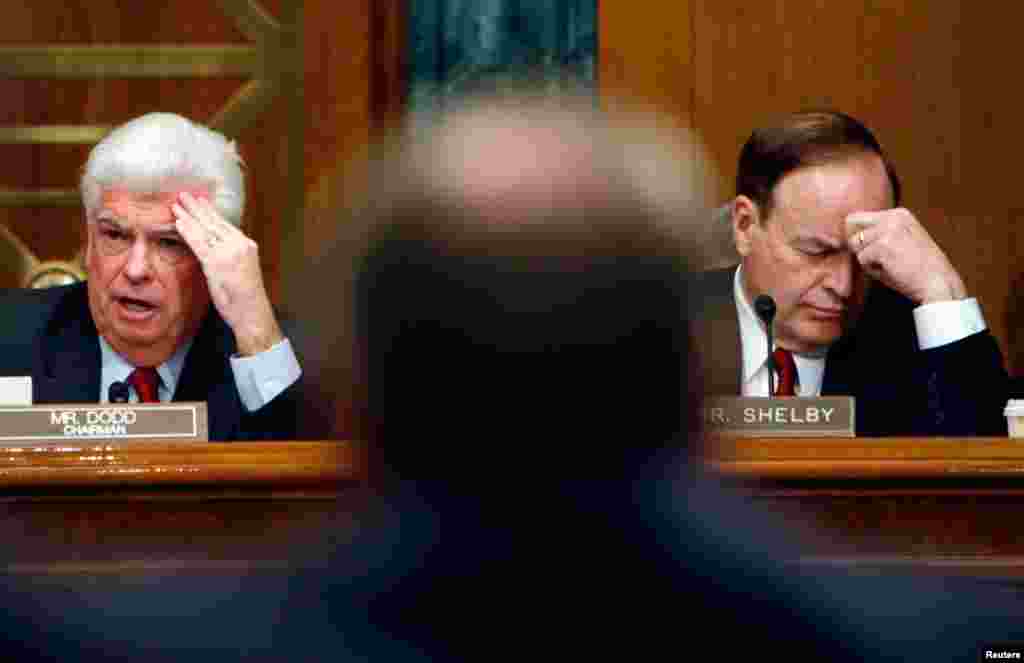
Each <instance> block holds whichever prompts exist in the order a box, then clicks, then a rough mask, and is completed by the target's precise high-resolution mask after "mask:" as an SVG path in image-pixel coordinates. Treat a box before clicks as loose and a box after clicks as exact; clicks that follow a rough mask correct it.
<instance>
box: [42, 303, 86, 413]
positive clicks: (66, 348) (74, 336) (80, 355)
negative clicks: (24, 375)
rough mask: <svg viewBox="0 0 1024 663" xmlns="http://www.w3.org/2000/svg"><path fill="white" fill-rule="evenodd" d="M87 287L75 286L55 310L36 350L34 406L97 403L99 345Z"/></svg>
mask: <svg viewBox="0 0 1024 663" xmlns="http://www.w3.org/2000/svg"><path fill="white" fill-rule="evenodd" d="M87 292H88V291H87V289H86V285H85V284H84V283H83V284H81V285H80V286H75V287H74V288H72V289H70V290H69V291H68V293H67V294H66V295H65V296H64V297H63V298H62V300H61V301H60V303H59V304H58V305H57V307H56V309H55V310H54V314H53V316H52V318H51V320H50V322H49V324H48V325H47V328H46V331H45V333H44V334H43V336H42V338H41V340H40V343H39V345H38V346H37V348H36V351H37V352H38V353H39V356H38V357H37V358H36V361H35V362H33V365H34V366H35V367H36V368H35V370H34V371H33V374H32V398H33V401H34V402H35V403H98V402H99V400H100V345H99V340H98V337H97V332H96V326H95V325H94V324H93V321H92V314H91V313H90V311H89V300H88V294H87Z"/></svg>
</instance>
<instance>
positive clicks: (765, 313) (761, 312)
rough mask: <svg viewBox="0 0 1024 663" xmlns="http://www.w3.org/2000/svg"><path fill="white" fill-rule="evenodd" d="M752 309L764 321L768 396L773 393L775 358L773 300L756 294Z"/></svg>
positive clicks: (767, 296)
mask: <svg viewBox="0 0 1024 663" xmlns="http://www.w3.org/2000/svg"><path fill="white" fill-rule="evenodd" d="M754 311H755V312H756V313H757V317H759V318H761V320H762V321H764V331H765V333H766V334H767V335H768V397H769V398H771V397H772V396H774V395H775V358H774V357H773V356H772V321H773V320H775V300H774V299H772V297H771V295H758V296H757V299H755V300H754Z"/></svg>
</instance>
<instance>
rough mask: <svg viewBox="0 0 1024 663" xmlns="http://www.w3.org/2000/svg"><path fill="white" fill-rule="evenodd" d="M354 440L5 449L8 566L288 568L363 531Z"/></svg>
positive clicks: (2, 524)
mask: <svg viewBox="0 0 1024 663" xmlns="http://www.w3.org/2000/svg"><path fill="white" fill-rule="evenodd" d="M358 475H359V470H358V466H357V455H356V454H355V453H354V446H353V445H352V444H351V443H343V442H253V443H239V442H232V443H206V442H201V443H167V442H158V441H153V442H146V441H131V442H129V443H125V442H117V441H108V440H95V441H82V442H80V443H76V444H60V445H52V444H50V445H36V446H23V447H3V448H0V541H4V545H3V546H0V574H3V573H16V574H30V575H34V576H35V575H38V576H46V577H57V578H82V577H85V578H97V577H104V576H114V577H118V578H122V577H125V576H132V575H138V574H141V575H152V574H161V573H170V574H174V573H181V572H187V573H217V574H224V573H235V572H237V573H247V572H251V571H252V570H254V569H266V568H273V569H280V568H285V569H287V568H288V567H289V565H293V564H295V563H296V562H297V560H299V559H301V558H302V556H303V555H304V554H306V552H307V551H312V550H322V549H326V548H328V547H329V546H331V545H334V544H335V543H336V542H337V541H339V540H344V539H345V537H347V536H349V535H350V534H351V532H352V529H353V517H354V508H353V505H352V504H349V503H348V502H351V501H352V500H344V499H340V498H341V496H342V495H343V494H345V493H346V491H347V490H348V489H349V488H351V487H352V486H353V480H355V479H357V478H358Z"/></svg>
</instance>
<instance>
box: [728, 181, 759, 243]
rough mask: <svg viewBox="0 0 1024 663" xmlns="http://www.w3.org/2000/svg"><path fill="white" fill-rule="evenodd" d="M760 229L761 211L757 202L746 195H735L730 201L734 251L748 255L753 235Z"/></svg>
mask: <svg viewBox="0 0 1024 663" xmlns="http://www.w3.org/2000/svg"><path fill="white" fill-rule="evenodd" d="M760 230H761V212H760V210H759V209H758V207H757V203H755V202H754V201H753V200H751V199H750V198H747V197H746V196H736V198H735V199H734V200H733V201H732V238H733V242H735V244H736V252H737V253H739V254H740V255H741V256H747V255H749V254H750V252H751V250H752V247H753V235H754V233H757V232H760Z"/></svg>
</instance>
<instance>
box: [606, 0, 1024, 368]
mask: <svg viewBox="0 0 1024 663" xmlns="http://www.w3.org/2000/svg"><path fill="white" fill-rule="evenodd" d="M599 17H600V18H599V20H600V63H601V68H600V77H601V78H600V81H601V88H602V90H603V91H605V92H610V93H617V94H624V95H627V96H629V97H631V98H635V99H639V100H643V101H645V102H647V103H651V104H654V105H656V106H658V107H660V108H662V109H663V110H665V111H666V112H668V113H670V114H672V115H674V116H675V117H677V118H678V119H679V121H680V123H683V124H686V125H688V126H691V127H694V128H696V129H697V130H699V131H700V132H701V134H702V136H703V138H704V140H705V141H706V143H707V146H708V149H709V151H710V153H711V154H712V155H713V156H714V158H715V159H716V160H717V162H718V167H719V171H720V172H721V180H722V187H723V189H722V190H723V192H724V193H725V195H730V194H731V192H732V190H733V186H732V179H733V177H734V176H735V169H736V159H737V156H738V154H739V149H740V147H741V145H742V144H743V142H744V141H745V140H746V137H747V136H748V135H749V133H750V130H751V129H752V128H753V127H755V126H757V125H758V124H761V123H763V122H764V121H765V120H766V119H767V118H769V117H771V116H773V115H776V114H778V113H783V112H787V111H791V110H797V109H801V108H808V107H832V108H837V109H840V110H843V111H845V112H847V113H850V114H852V115H854V116H855V117H858V118H859V119H861V120H862V121H864V122H865V123H866V124H867V125H868V126H870V127H871V128H872V129H873V130H875V132H876V134H877V135H878V137H879V140H880V141H881V142H882V144H883V146H884V147H885V148H886V150H887V151H888V152H889V153H890V155H891V157H892V159H893V161H894V162H895V164H896V167H897V169H898V171H899V173H900V176H901V178H902V180H903V183H904V185H905V192H906V196H905V204H906V206H907V207H909V208H910V209H912V210H913V211H915V212H916V213H917V215H918V216H919V218H920V219H921V220H922V221H923V222H924V223H925V224H926V226H927V227H928V228H929V230H930V231H931V232H932V234H933V236H934V237H935V238H936V240H937V241H938V242H939V244H940V245H941V246H942V247H943V248H944V249H945V250H946V252H947V253H948V254H949V256H950V258H951V260H952V261H953V262H954V264H955V265H956V266H957V267H958V268H959V269H960V271H961V274H962V275H963V277H964V280H965V281H966V282H967V285H968V288H969V289H970V291H971V292H972V294H975V295H976V296H978V297H979V298H980V300H981V302H982V305H983V308H984V311H985V315H986V318H987V320H988V322H989V325H990V327H991V328H992V329H993V330H994V332H995V334H996V336H997V337H998V338H999V341H1000V343H1001V345H1002V347H1003V349H1004V352H1005V353H1006V355H1007V359H1008V363H1009V365H1010V368H1011V370H1013V371H1014V372H1017V373H1024V294H1016V293H1021V292H1024V290H1022V288H1024V264H1022V261H1021V257H1022V256H1024V232H1018V231H1017V224H1018V217H1019V216H1021V210H1022V205H1021V204H1020V203H1018V202H1017V201H1016V196H1015V195H1014V192H1015V191H1016V188H1017V186H1018V181H1017V180H1018V177H1019V176H1018V170H1019V168H1018V165H1017V162H1018V159H1019V156H1018V155H1021V154H1024V153H1022V148H1024V145H1022V141H1024V136H1022V132H1021V131H1020V130H1019V125H1020V122H1021V121H1020V119H1019V111H1018V110H1017V108H1018V106H1019V105H1020V102H1021V101H1022V98H1024V92H1022V91H1021V90H1020V88H1019V86H1017V85H1016V84H1015V80H1016V75H1015V74H1016V72H1015V70H1014V66H1013V58H1012V57H1008V56H1007V55H1006V54H1005V52H1006V48H1007V45H1008V44H1013V43H1015V42H1016V39H1017V38H1018V37H1016V35H1014V34H1013V32H1012V31H1013V29H1014V26H1016V25H1020V23H1021V21H1022V19H1024V8H1022V7H1019V6H1017V5H1014V4H1012V3H999V4H998V5H992V4H991V3H961V2H949V3H936V2H926V1H924V0H914V1H910V2H891V1H888V0H853V1H852V2H820V1H818V0H767V1H765V2H747V1H744V0H683V1H680V2H676V1H672V0H652V1H651V2H648V3H645V4H644V8H643V11H637V8H636V5H635V3H630V2H625V1H624V0H600V11H599ZM997 49H998V50H997Z"/></svg>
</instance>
